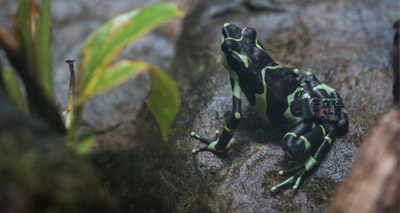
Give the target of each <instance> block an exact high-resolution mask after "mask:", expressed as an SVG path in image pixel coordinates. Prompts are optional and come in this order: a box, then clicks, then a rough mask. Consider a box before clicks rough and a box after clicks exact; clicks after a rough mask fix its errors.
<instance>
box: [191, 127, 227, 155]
mask: <svg viewBox="0 0 400 213" xmlns="http://www.w3.org/2000/svg"><path fill="white" fill-rule="evenodd" d="M190 136H191V137H192V138H194V139H197V140H199V141H201V142H203V143H205V144H207V146H203V147H200V148H195V149H193V150H192V153H193V154H195V153H198V152H204V151H210V152H217V153H222V152H224V151H226V150H228V149H229V148H230V147H231V146H232V144H233V142H235V139H234V138H231V139H230V141H229V143H228V145H227V146H226V147H225V149H217V148H216V145H217V143H218V142H219V136H220V134H219V131H216V132H215V140H209V139H206V138H203V137H201V136H200V135H198V134H196V133H195V132H191V133H190Z"/></svg>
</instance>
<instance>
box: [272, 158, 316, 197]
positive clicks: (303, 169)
mask: <svg viewBox="0 0 400 213" xmlns="http://www.w3.org/2000/svg"><path fill="white" fill-rule="evenodd" d="M318 164H319V161H317V160H316V159H315V158H314V157H309V158H308V160H307V162H305V163H304V164H301V165H298V166H295V167H292V168H291V169H289V170H283V171H279V174H280V175H285V174H293V173H294V175H293V176H291V177H289V178H288V179H286V180H285V181H283V182H282V183H280V184H278V185H276V186H273V187H272V188H271V192H276V191H277V190H278V189H279V188H282V187H283V186H286V185H288V184H293V183H294V185H293V187H292V188H293V190H297V189H298V188H299V185H300V183H301V180H302V179H303V177H304V175H305V174H307V172H308V171H310V170H311V169H312V168H314V167H315V166H317V165H318Z"/></svg>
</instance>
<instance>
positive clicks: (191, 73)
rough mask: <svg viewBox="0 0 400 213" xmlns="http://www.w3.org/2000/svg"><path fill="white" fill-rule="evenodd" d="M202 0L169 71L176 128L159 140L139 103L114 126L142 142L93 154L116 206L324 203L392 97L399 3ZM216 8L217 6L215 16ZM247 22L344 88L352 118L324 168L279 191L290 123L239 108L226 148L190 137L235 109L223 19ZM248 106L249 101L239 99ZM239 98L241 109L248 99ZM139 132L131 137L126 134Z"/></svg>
mask: <svg viewBox="0 0 400 213" xmlns="http://www.w3.org/2000/svg"><path fill="white" fill-rule="evenodd" d="M217 3H218V5H217V6H218V8H219V9H218V10H216V9H215V8H213V7H214V5H215V4H216V2H215V1H202V2H201V3H200V5H199V6H198V7H196V9H195V10H194V11H193V12H192V13H190V14H188V16H187V17H186V18H185V21H184V29H183V32H182V35H181V38H180V39H179V41H178V44H177V52H176V56H175V60H174V62H173V64H172V67H171V68H170V69H169V73H170V74H171V75H172V76H173V77H174V79H175V80H176V81H177V82H178V84H179V88H180V92H181V99H182V106H181V110H180V113H179V114H178V116H177V118H176V120H175V122H174V125H173V127H172V130H171V134H170V136H169V138H170V141H169V142H167V143H163V142H161V138H160V134H159V130H158V129H157V126H156V122H155V120H154V119H153V118H152V116H151V114H150V113H149V110H148V109H147V108H143V109H142V110H141V112H140V113H139V116H138V118H137V120H136V121H135V122H137V123H140V128H134V125H132V124H127V125H126V126H124V128H120V129H117V130H115V131H114V132H112V133H109V134H113V135H119V136H120V137H121V138H125V137H130V138H131V139H132V140H135V141H136V142H137V146H136V147H134V148H132V149H126V150H121V151H119V152H103V153H95V154H93V155H92V159H93V162H94V164H95V165H96V166H97V168H98V169H99V171H100V172H101V173H102V180H103V181H105V182H107V183H108V186H109V188H110V191H112V192H113V193H115V194H116V196H117V197H119V200H120V210H121V211H123V212H129V211H171V210H172V211H185V212H199V211H211V212H221V211H222V212H224V211H237V212H254V211H257V212H281V211H285V212H322V211H324V210H325V209H326V207H327V205H328V203H329V202H330V200H331V198H332V196H333V194H334V191H335V189H336V187H337V186H338V184H339V183H340V182H341V181H342V180H343V178H344V177H345V175H346V173H347V171H348V169H349V168H350V167H351V165H352V162H353V161H354V158H355V153H356V152H357V150H358V147H359V145H360V143H361V142H362V140H363V139H364V138H365V137H366V136H367V134H368V132H369V131H370V129H371V127H372V126H373V125H374V124H375V123H376V119H377V117H378V116H379V115H381V114H382V113H383V112H385V111H387V110H388V109H389V107H390V105H391V103H392V95H391V87H392V82H393V80H392V79H391V75H390V58H389V57H388V52H387V51H386V50H388V49H390V47H391V44H392V29H391V24H392V22H393V20H394V19H395V18H396V17H397V15H396V14H397V12H398V10H399V7H398V4H397V2H396V1H394V0H385V1H381V2H380V3H379V4H378V3H374V2H372V1H366V2H365V1H334V2H328V1H323V2H320V1H300V2H299V1H285V3H282V4H280V5H277V6H278V7H279V8H280V9H281V10H280V11H278V12H277V11H275V10H273V11H271V12H268V11H263V12H261V13H260V12H252V11H249V10H240V11H239V12H236V13H232V12H231V11H229V10H227V11H228V12H227V13H226V14H225V13H224V12H222V13H221V12H220V11H221V7H223V6H224V5H227V7H231V4H232V3H231V2H230V1H217ZM213 11H217V12H218V15H217V16H213V15H212V13H213ZM225 22H232V23H234V24H236V25H238V26H241V27H243V26H252V27H254V28H255V29H256V30H257V32H258V38H259V40H260V41H261V42H262V43H263V45H264V47H265V48H266V50H267V52H268V53H269V54H270V55H271V57H272V58H274V59H275V60H277V61H279V62H280V63H281V64H283V65H286V66H296V67H299V68H300V69H301V70H302V72H303V73H305V71H307V70H310V71H312V72H313V73H314V74H316V76H317V77H318V78H319V79H320V80H322V81H324V82H325V83H327V84H328V85H331V86H333V87H334V88H335V89H336V90H337V91H338V92H339V93H340V94H341V96H342V99H343V101H344V103H345V105H346V107H347V110H348V113H349V116H350V130H349V133H348V134H347V135H346V136H345V137H342V138H339V139H337V140H336V141H335V144H334V145H333V147H332V148H331V151H330V152H329V154H328V156H327V157H326V159H325V160H324V161H323V163H322V165H321V166H320V167H319V168H318V169H317V170H316V171H315V172H314V173H313V174H312V175H311V176H310V177H309V178H308V179H306V180H305V181H304V182H303V183H302V184H301V186H300V189H299V190H298V191H297V192H293V191H292V190H290V189H287V190H283V191H279V192H278V193H276V194H271V193H270V192H269V190H268V189H269V187H271V186H272V185H274V184H277V183H279V182H281V181H283V180H284V177H280V176H278V175H277V173H278V171H279V170H280V169H282V168H283V167H284V165H285V160H284V157H283V152H282V150H281V148H280V146H279V141H280V138H281V136H282V135H283V134H284V133H285V132H284V128H279V127H269V126H266V125H264V124H263V122H262V121H260V120H259V119H258V118H257V117H256V116H255V115H254V113H253V112H251V111H248V110H244V119H242V121H241V124H240V126H239V129H238V130H237V131H236V133H235V138H236V141H237V142H236V143H235V144H234V145H233V147H232V148H231V149H230V151H229V152H228V153H227V154H226V155H216V154H213V153H209V152H205V153H199V154H198V155H192V154H191V153H190V150H191V149H192V148H193V147H195V146H201V145H202V144H200V143H198V142H197V141H195V140H192V139H190V137H189V133H190V131H192V130H196V132H198V133H199V134H202V135H204V136H207V137H209V138H212V137H214V133H215V130H221V129H222V127H223V126H224V124H225V121H226V119H227V118H228V116H229V114H230V110H231V92H230V85H229V79H228V73H227V72H226V71H225V70H224V69H223V67H222V65H221V64H220V58H219V56H218V55H219V39H220V31H221V26H222V25H223V24H224V23H225ZM244 105H245V106H246V104H244ZM245 106H244V107H245ZM128 131H130V132H132V131H135V134H133V135H130V134H129V132H128Z"/></svg>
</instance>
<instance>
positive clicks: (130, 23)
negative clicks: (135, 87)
mask: <svg viewBox="0 0 400 213" xmlns="http://www.w3.org/2000/svg"><path fill="white" fill-rule="evenodd" d="M181 15H183V13H182V12H181V11H180V10H178V8H177V6H176V4H175V3H158V4H154V5H151V6H148V7H144V8H141V9H137V10H133V11H130V12H127V13H124V14H121V15H118V16H116V17H115V18H113V19H111V20H110V21H109V22H107V23H106V24H104V25H102V26H101V27H99V28H98V29H97V30H96V31H95V32H94V33H92V34H91V35H90V37H89V38H88V40H87V41H86V42H85V44H84V46H83V48H82V51H81V56H80V60H79V65H78V70H79V76H78V88H77V94H78V96H77V105H81V104H82V103H83V102H84V101H85V100H87V99H88V98H90V97H91V96H93V95H94V94H96V92H98V91H102V90H104V87H103V86H102V85H101V83H104V81H103V80H102V79H105V77H103V75H107V74H106V73H107V70H108V69H106V68H107V67H108V66H109V64H110V63H111V62H112V61H113V59H114V58H115V56H116V55H117V54H118V52H120V51H121V50H122V48H123V47H125V46H126V45H127V44H129V43H130V42H132V41H133V40H135V39H137V38H138V37H140V36H142V35H143V34H145V33H147V32H148V31H150V30H152V29H153V28H155V27H156V26H158V25H159V24H161V23H163V22H165V21H167V20H170V19H173V18H176V17H180V16H181ZM108 71H109V70H108ZM115 79H118V81H115V82H108V83H107V84H108V86H107V88H111V87H113V86H116V85H118V84H119V83H121V81H120V78H115ZM99 88H100V89H99Z"/></svg>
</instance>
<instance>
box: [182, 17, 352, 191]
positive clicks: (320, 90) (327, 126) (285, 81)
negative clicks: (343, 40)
mask: <svg viewBox="0 0 400 213" xmlns="http://www.w3.org/2000/svg"><path fill="white" fill-rule="evenodd" d="M220 53H221V61H222V64H223V66H224V67H225V69H226V70H227V71H228V72H229V79H230V84H231V88H232V112H231V114H230V116H229V118H228V120H227V121H226V124H225V126H224V127H223V129H222V132H219V131H216V137H215V138H214V139H208V138H205V137H203V136H200V135H199V134H197V133H196V132H194V131H192V132H191V133H190V136H191V137H192V138H194V139H196V140H199V141H200V142H202V143H205V144H206V145H205V146H202V147H199V148H194V149H193V150H192V153H193V154H196V153H199V152H203V151H210V152H214V153H226V152H227V150H229V149H230V147H231V146H232V144H233V143H234V141H235V139H234V137H233V135H234V133H235V130H236V129H237V127H238V126H239V123H240V121H241V119H242V112H241V100H242V94H244V96H245V97H246V99H247V101H248V103H249V106H250V108H252V109H253V110H254V111H255V112H256V114H258V115H259V117H261V118H262V119H263V120H264V121H265V122H266V124H268V125H278V126H285V127H286V130H287V132H286V134H284V135H283V137H282V139H281V141H280V145H281V147H282V149H283V151H284V156H285V158H288V159H289V160H288V161H289V162H292V164H290V165H292V167H291V168H289V169H287V170H280V171H279V174H280V175H285V176H288V178H287V179H286V180H285V181H283V182H281V183H279V184H277V185H274V186H273V187H271V188H270V191H271V192H277V191H278V190H279V189H281V188H283V187H284V186H285V187H288V186H292V189H293V190H295V191H296V190H297V189H298V188H299V185H300V183H301V182H302V181H303V180H304V179H305V178H306V177H307V176H309V175H310V172H311V171H312V170H313V169H317V167H318V166H319V165H320V164H321V162H322V160H323V159H324V158H325V157H326V155H327V153H328V152H329V150H330V148H331V146H332V144H333V142H334V140H335V139H336V138H338V137H342V136H344V135H345V134H346V133H347V131H348V126H349V121H348V115H347V110H346V108H345V106H344V104H343V101H342V99H341V97H340V95H339V93H338V92H337V91H336V90H335V89H333V88H332V87H330V86H328V85H326V84H325V83H321V82H320V81H319V80H318V79H317V77H316V76H315V75H313V74H312V73H311V72H310V71H307V72H306V73H305V75H303V76H301V77H299V74H300V70H299V69H298V68H292V67H286V66H282V65H280V64H278V63H277V62H275V61H274V60H273V59H272V58H271V57H270V56H269V55H268V54H267V52H266V50H265V48H264V46H263V44H262V43H261V42H260V41H259V40H258V38H257V32H256V30H255V29H254V28H251V27H244V28H240V27H238V26H236V25H234V24H232V23H225V24H224V25H223V28H222V34H221V52H220ZM298 159H305V160H303V161H301V162H300V163H296V162H298ZM293 164H294V166H293Z"/></svg>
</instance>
